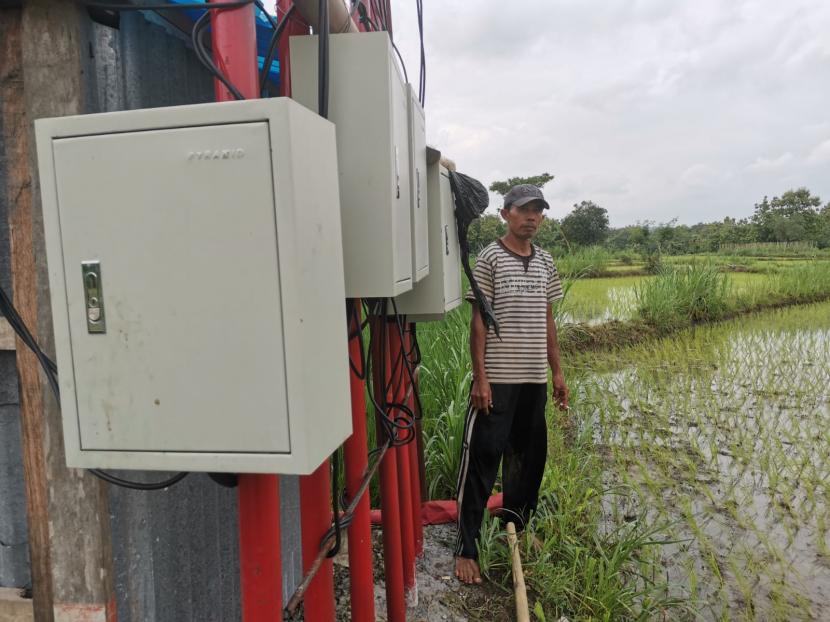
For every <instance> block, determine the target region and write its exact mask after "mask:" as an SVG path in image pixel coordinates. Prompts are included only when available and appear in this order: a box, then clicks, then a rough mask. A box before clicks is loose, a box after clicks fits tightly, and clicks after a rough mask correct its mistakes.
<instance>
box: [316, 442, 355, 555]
mask: <svg viewBox="0 0 830 622" xmlns="http://www.w3.org/2000/svg"><path fill="white" fill-rule="evenodd" d="M339 454H340V450H336V451H335V452H334V453H333V454H332V455H331V509H332V513H333V516H334V546H333V547H331V549H329V552H328V553H326V557H329V558H331V557H334V556H335V555H337V553H338V552H339V551H340V538H341V533H340V532H341V530H342V527H341V525H340V503H339V502H340V482H339V479H340V466H339V465H340V456H339ZM349 522H351V521H349ZM327 540H328V536H327V535H325V536H323V539H322V540H321V541H320V546H321V547H322V546H325V544H326V541H327Z"/></svg>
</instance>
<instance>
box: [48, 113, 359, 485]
mask: <svg viewBox="0 0 830 622" xmlns="http://www.w3.org/2000/svg"><path fill="white" fill-rule="evenodd" d="M36 134H37V146H38V156H39V162H40V179H41V187H42V197H43V212H44V228H45V234H46V249H47V258H48V265H49V285H50V288H51V298H52V313H53V320H54V331H55V345H56V350H57V363H58V375H59V378H58V379H59V384H60V391H61V409H62V413H63V426H64V440H65V444H66V460H67V464H68V465H69V466H71V467H86V468H90V467H95V468H119V469H163V470H187V471H226V472H252V473H255V472H265V473H310V472H312V471H313V470H314V469H315V468H316V467H317V466H319V464H321V463H322V461H323V460H324V459H325V458H326V457H328V456H329V455H330V454H331V453H332V452H333V451H334V450H335V449H336V448H337V447H338V446H339V445H340V444H341V443H342V442H343V440H345V439H346V438H347V437H348V436H349V434H350V433H351V414H350V393H349V367H348V352H347V339H348V335H347V329H346V321H345V315H344V307H343V303H344V298H345V290H344V284H343V258H342V248H341V227H340V210H339V198H338V182H337V159H336V148H335V130H334V126H333V125H332V124H331V123H330V122H328V121H326V120H324V119H321V118H320V117H319V116H317V115H316V114H314V113H312V112H310V111H309V110H307V109H305V108H303V107H302V106H300V105H299V104H297V103H295V102H293V101H292V100H290V99H288V98H280V99H271V100H256V101H244V102H232V103H222V104H204V105H196V106H182V107H175V108H158V109H152V110H136V111H131V112H117V113H108V114H100V115H85V116H79V117H64V118H59V119H44V120H39V121H37V122H36Z"/></svg>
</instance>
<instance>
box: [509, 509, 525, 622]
mask: <svg viewBox="0 0 830 622" xmlns="http://www.w3.org/2000/svg"><path fill="white" fill-rule="evenodd" d="M507 542H508V544H509V545H510V554H511V556H512V558H513V591H514V593H515V596H516V620H517V622H530V609H529V608H528V606H527V588H526V587H525V575H524V572H523V571H522V558H521V556H520V555H519V543H518V542H517V541H516V525H514V524H513V523H512V522H510V523H507Z"/></svg>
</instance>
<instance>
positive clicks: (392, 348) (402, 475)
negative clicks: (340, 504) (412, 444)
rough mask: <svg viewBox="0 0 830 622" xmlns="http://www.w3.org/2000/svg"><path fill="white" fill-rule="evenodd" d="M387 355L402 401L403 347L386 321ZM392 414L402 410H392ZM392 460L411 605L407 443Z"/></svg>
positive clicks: (412, 570) (404, 377)
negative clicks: (396, 468)
mask: <svg viewBox="0 0 830 622" xmlns="http://www.w3.org/2000/svg"><path fill="white" fill-rule="evenodd" d="M390 328H391V330H390V332H389V355H390V359H391V361H392V375H393V376H394V378H393V380H392V386H393V391H394V394H393V400H394V401H395V402H396V403H402V402H403V401H404V400H405V399H406V388H407V381H408V374H407V372H406V361H405V359H404V357H405V356H406V350H405V348H404V344H403V342H402V340H401V335H400V333H399V332H398V330H397V325H395V324H392V323H390ZM394 414H395V415H399V414H400V415H402V414H403V413H399V412H395V413H394ZM395 460H396V461H397V467H398V473H397V475H398V498H399V501H398V502H399V504H400V513H401V522H400V530H401V543H402V545H403V582H404V589H405V590H406V595H407V598H408V601H409V603H410V604H413V605H414V604H415V600H416V592H415V537H414V528H413V526H412V492H411V486H412V475H411V473H410V470H409V464H410V462H409V444H406V445H403V446H400V447H396V448H395Z"/></svg>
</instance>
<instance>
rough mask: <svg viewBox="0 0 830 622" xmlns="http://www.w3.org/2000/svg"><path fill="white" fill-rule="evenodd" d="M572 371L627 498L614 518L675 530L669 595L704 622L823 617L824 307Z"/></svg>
mask: <svg viewBox="0 0 830 622" xmlns="http://www.w3.org/2000/svg"><path fill="white" fill-rule="evenodd" d="M572 364H573V365H576V366H577V368H578V369H581V370H582V372H583V373H584V374H585V375H586V378H590V379H592V380H584V381H583V386H589V387H590V389H589V391H590V394H591V398H592V399H591V401H590V408H591V409H593V412H589V413H586V419H587V420H588V421H593V422H594V424H593V427H594V430H595V432H594V435H595V439H596V442H597V444H598V446H600V447H603V448H605V451H604V455H606V456H607V463H606V464H607V470H606V478H607V482H608V483H609V484H611V483H614V482H618V483H621V484H626V485H628V486H631V489H632V491H633V492H632V493H631V499H628V500H627V501H626V502H625V503H622V502H620V501H619V500H618V499H610V500H609V501H608V503H611V504H615V503H616V504H618V505H620V507H621V508H622V509H621V511H620V512H618V513H616V514H614V513H609V516H611V517H614V516H616V517H617V518H616V519H615V520H616V521H619V516H620V515H623V514H625V513H626V512H630V507H631V506H632V505H636V504H642V505H643V506H645V507H647V508H649V510H650V511H652V512H655V513H656V515H658V516H662V517H664V518H665V519H667V520H672V521H674V523H673V527H672V528H671V529H670V531H669V534H670V536H671V537H673V538H675V539H678V540H683V539H688V540H689V541H690V544H689V546H688V548H686V550H685V551H681V550H674V551H672V553H671V555H669V556H666V557H664V560H663V563H665V564H666V569H667V572H668V576H669V580H670V583H671V585H672V586H673V587H677V586H691V585H694V588H693V589H692V588H691V587H690V588H689V596H690V597H691V595H692V593H694V594H695V597H696V598H698V599H700V600H702V601H703V603H704V606H703V607H702V608H701V610H700V615H701V616H702V617H703V618H705V619H728V620H732V619H747V620H799V619H823V618H824V617H826V616H827V615H830V609H828V607H830V601H828V599H827V595H826V594H825V593H824V590H823V587H822V586H823V585H826V584H830V568H829V567H828V564H827V558H826V555H825V556H824V557H822V555H821V554H819V555H818V556H817V555H816V552H817V551H821V550H823V551H826V537H827V536H826V534H827V520H826V517H827V515H828V486H827V481H828V480H830V467H828V464H827V456H826V454H827V452H826V445H825V443H826V442H827V437H826V433H825V431H826V430H827V429H828V427H830V393H828V389H827V387H828V386H830V304H828V303H824V304H818V305H811V306H804V307H792V308H788V309H781V310H776V311H770V312H767V313H764V314H759V315H757V316H752V317H750V318H749V319H746V318H745V319H742V320H741V321H740V322H727V323H723V324H718V325H711V326H704V327H697V328H695V329H692V330H688V331H685V332H681V333H678V334H677V335H675V336H674V337H673V338H671V339H663V340H660V341H657V342H652V343H650V344H644V345H642V346H640V347H637V348H631V349H629V350H626V351H621V352H618V353H617V354H616V355H615V356H614V357H608V356H607V355H604V354H602V353H599V354H597V353H593V354H586V355H584V356H582V357H578V358H577V359H576V360H575V361H573V362H572ZM592 384H593V385H594V386H591V385H592ZM579 404H580V408H582V407H583V406H582V401H581V400H580V402H579ZM632 465H635V467H636V468H633V469H632ZM626 508H629V509H626ZM617 524H619V523H617ZM663 552H664V553H665V552H666V551H663Z"/></svg>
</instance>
